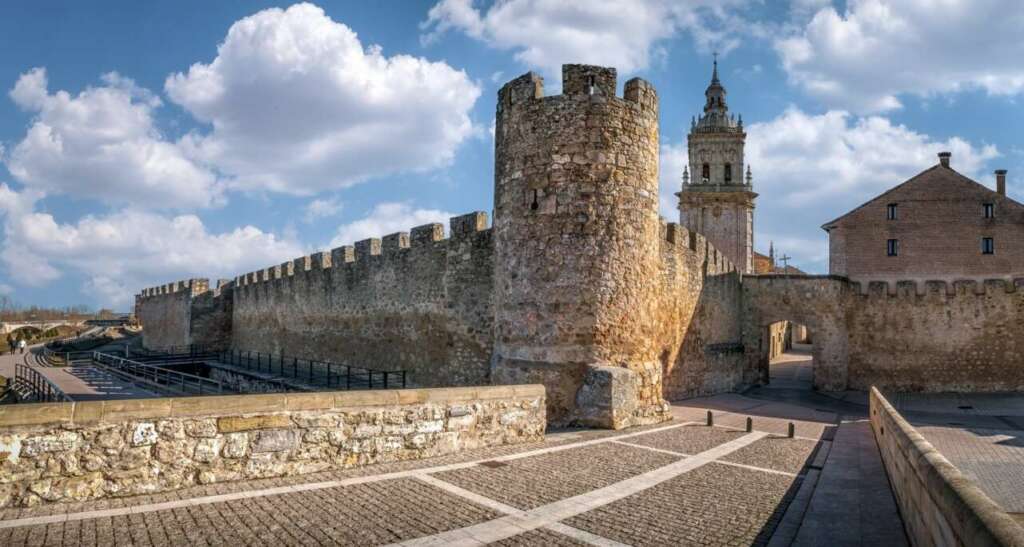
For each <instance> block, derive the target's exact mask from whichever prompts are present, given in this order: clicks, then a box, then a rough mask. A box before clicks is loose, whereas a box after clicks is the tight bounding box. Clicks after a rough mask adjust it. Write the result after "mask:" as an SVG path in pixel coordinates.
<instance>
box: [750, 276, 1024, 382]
mask: <svg viewBox="0 0 1024 547" xmlns="http://www.w3.org/2000/svg"><path fill="white" fill-rule="evenodd" d="M743 305H744V312H743V316H744V326H743V333H744V347H745V348H746V352H747V355H748V358H749V362H750V365H751V366H752V367H755V368H757V369H758V370H760V371H761V375H762V378H766V377H767V373H768V368H767V367H768V361H767V356H766V354H765V352H766V351H767V345H766V344H765V343H764V342H763V339H764V337H765V336H766V333H767V329H768V326H769V325H771V324H772V323H773V322H775V321H779V320H791V321H795V322H797V323H800V324H803V325H807V327H808V328H809V330H810V332H811V335H812V336H813V338H814V350H813V351H814V387H815V388H817V389H820V390H823V391H837V390H844V389H858V390H867V389H869V388H870V387H871V386H878V387H879V388H880V389H888V390H895V391H962V392H972V391H986V392H1000V391H1024V279H1017V280H1015V281H1012V282H1011V281H1005V280H1002V279H992V280H988V281H984V282H981V283H978V282H975V281H956V282H953V283H946V282H945V281H927V282H915V281H900V282H898V283H894V284H889V283H885V282H871V283H869V284H868V285H867V286H864V285H861V284H859V283H854V282H851V281H849V280H847V279H846V278H843V277H838V276H785V275H780V276H756V277H746V278H744V279H743Z"/></svg>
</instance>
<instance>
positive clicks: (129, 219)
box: [0, 184, 303, 308]
mask: <svg viewBox="0 0 1024 547" xmlns="http://www.w3.org/2000/svg"><path fill="white" fill-rule="evenodd" d="M34 205H35V203H34V199H33V197H32V196H30V195H27V194H26V193H25V192H16V191H14V190H12V189H11V188H10V187H8V186H7V185H5V184H0V213H3V220H4V222H3V226H4V240H3V243H2V246H0V262H2V263H3V266H4V269H6V271H7V274H8V275H9V276H10V279H11V280H12V281H14V282H15V283H18V284H21V285H26V286H45V285H46V284H48V283H51V282H53V281H55V280H57V279H58V278H60V277H61V276H62V275H63V274H64V273H65V272H67V271H73V272H76V273H80V274H82V275H83V276H84V277H85V279H86V286H85V287H84V288H83V289H84V290H83V292H86V293H88V294H95V295H97V296H98V300H100V302H101V304H103V305H108V306H116V307H120V308H123V307H124V306H126V305H128V304H130V303H131V299H132V296H133V295H134V294H136V293H138V292H139V290H140V289H142V288H144V287H148V286H152V285H158V284H161V283H167V282H169V281H174V280H178V279H185V278H189V277H211V278H214V279H215V278H218V277H229V278H230V277H234V276H236V275H239V274H240V273H243V272H247V271H250V270H253V269H255V268H259V267H265V266H267V265H268V264H274V263H278V262H281V261H283V260H287V259H289V258H292V257H295V256H299V255H301V254H302V253H303V248H302V246H301V245H299V244H298V243H297V242H296V241H294V240H291V239H287V238H284V239H282V238H281V237H278V236H276V235H275V234H273V233H268V232H264V231H262V230H260V229H258V228H256V227H253V226H248V225H247V226H241V227H238V228H235V229H233V230H230V231H225V232H221V233H211V232H210V231H209V230H208V229H207V228H206V226H205V225H204V224H203V222H202V220H200V219H199V217H197V216H195V215H189V214H186V215H178V216H165V215H161V214H156V213H153V212H149V211H142V210H134V209H126V210H121V211H118V212H114V213H111V214H109V215H103V216H93V215H88V216H85V217H82V218H81V219H78V220H77V221H76V222H74V223H62V222H58V221H57V220H56V219H55V218H54V217H53V216H52V215H50V214H48V213H42V212H38V211H37V210H36V208H35V206H34Z"/></svg>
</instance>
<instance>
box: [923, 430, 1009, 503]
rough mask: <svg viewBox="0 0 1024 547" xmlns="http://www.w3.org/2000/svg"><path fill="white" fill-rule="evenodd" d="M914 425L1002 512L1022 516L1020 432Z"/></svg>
mask: <svg viewBox="0 0 1024 547" xmlns="http://www.w3.org/2000/svg"><path fill="white" fill-rule="evenodd" d="M911 423H913V420H911ZM915 425H916V426H917V430H918V431H919V432H920V433H921V434H922V435H924V437H925V438H926V439H928V441H929V442H931V443H932V445H934V446H935V448H936V449H938V451H939V452H941V453H942V455H943V456H945V457H946V458H947V459H948V460H949V461H950V462H951V463H952V464H953V465H955V466H956V467H957V468H958V469H960V471H961V472H962V473H963V474H964V475H965V476H966V477H967V478H969V479H971V480H973V481H974V482H976V483H977V484H978V486H980V487H981V489H982V490H983V491H984V492H985V493H986V494H988V496H989V497H990V498H992V499H993V500H994V501H995V502H996V503H998V504H999V505H1000V506H1002V507H1003V509H1005V510H1006V511H1008V512H1010V513H1024V429H1010V428H1005V429H989V428H984V427H970V426H947V427H942V426H936V425H919V424H915Z"/></svg>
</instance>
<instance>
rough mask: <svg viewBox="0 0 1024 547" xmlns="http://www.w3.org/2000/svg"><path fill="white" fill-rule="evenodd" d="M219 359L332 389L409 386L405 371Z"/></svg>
mask: <svg viewBox="0 0 1024 547" xmlns="http://www.w3.org/2000/svg"><path fill="white" fill-rule="evenodd" d="M217 358H218V360H219V361H220V362H222V363H226V364H229V365H233V366H236V367H241V368H246V369H248V370H255V371H257V372H266V373H267V374H272V375H273V374H277V375H278V376H282V377H285V378H295V379H296V380H300V381H305V382H306V383H308V384H313V385H321V386H326V387H328V388H344V389H389V388H391V389H396V388H404V387H405V386H406V371H404V370H373V369H368V368H364V367H354V366H350V365H341V364H338V363H330V362H327V361H316V360H313V359H299V358H298V357H287V356H283V355H270V354H266V353H260V352H258V351H255V352H254V351H241V350H226V351H222V352H220V353H219V354H218V356H217Z"/></svg>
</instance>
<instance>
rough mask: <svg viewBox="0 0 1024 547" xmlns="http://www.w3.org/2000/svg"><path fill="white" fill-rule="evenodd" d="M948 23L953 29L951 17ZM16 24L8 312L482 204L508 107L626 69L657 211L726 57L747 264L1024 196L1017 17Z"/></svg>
mask: <svg viewBox="0 0 1024 547" xmlns="http://www.w3.org/2000/svg"><path fill="white" fill-rule="evenodd" d="M937 4H942V8H941V9H940V8H938V7H936V5H937ZM2 9H3V10H4V16H3V17H0V48H2V49H0V50H2V51H3V52H4V55H0V88H2V89H3V90H4V91H5V93H4V94H3V95H0V146H2V148H0V150H2V152H0V154H2V155H0V163H2V167H0V230H2V241H0V293H5V294H9V295H10V296H11V297H13V298H14V299H15V300H16V301H17V302H19V303H21V304H41V305H69V304H79V303H83V304H88V305H92V306H96V307H99V306H113V307H115V308H118V309H128V307H129V306H130V303H131V301H132V300H131V299H132V295H133V294H134V293H136V292H138V290H139V289H141V288H143V287H146V286H150V285H154V284H158V283H163V282H167V281H173V280H177V279H184V278H188V277H210V278H217V277H233V276H235V275H238V274H240V273H244V272H247V271H251V270H253V269H256V268H260V267H265V266H268V265H270V264H274V263H279V262H281V261H283V260H287V259H290V258H294V257H296V256H300V255H302V254H305V253H309V252H313V251H316V250H321V249H327V248H330V247H332V246H337V245H340V244H348V243H351V242H352V241H354V240H356V239H362V238H365V237H370V236H381V235H384V234H387V233H391V232H394V231H398V230H402V229H408V228H409V227H412V226H414V225H418V224H423V223H426V222H434V221H442V222H443V221H446V219H447V217H448V216H450V215H454V214H461V213H465V212H469V211H473V210H484V211H489V210H490V209H491V199H492V184H493V182H492V180H493V178H492V177H493V167H492V156H493V140H492V137H491V127H492V123H493V114H494V97H495V94H496V92H497V89H498V88H499V87H500V86H501V85H502V84H503V83H504V82H505V81H507V80H509V79H511V78H514V77H515V76H518V75H519V74H522V73H524V72H526V71H529V70H534V71H536V72H538V73H540V74H541V75H543V76H544V77H545V78H546V82H547V83H546V86H547V89H548V92H549V93H555V92H557V91H558V87H559V84H558V77H557V71H558V67H559V66H560V65H561V64H562V63H570V62H585V63H593V64H602V65H608V66H615V67H617V68H618V70H619V82H620V88H621V84H622V83H623V82H625V81H626V80H627V79H628V78H630V77H632V76H641V77H643V78H645V79H647V80H649V81H651V82H652V83H653V84H654V85H655V86H656V88H657V90H658V93H659V97H660V99H661V134H662V163H661V171H662V175H661V180H662V189H661V193H662V198H663V199H662V213H663V214H664V215H665V216H666V217H667V218H668V219H669V220H673V221H674V220H677V219H676V216H677V213H676V212H675V210H674V204H673V201H672V193H673V192H675V191H677V190H678V188H677V187H678V185H679V179H680V173H681V171H682V166H683V161H684V160H683V158H684V157H685V131H686V130H687V128H688V127H689V125H688V124H689V120H690V117H691V116H692V115H694V114H696V113H698V112H699V109H700V107H701V106H702V104H703V92H704V88H705V87H706V86H707V83H708V79H709V77H710V64H711V52H712V51H719V52H721V53H720V69H721V75H722V80H723V82H724V84H725V85H726V87H727V89H728V92H729V104H730V106H731V109H732V110H733V111H734V112H737V113H741V114H742V115H743V119H744V122H745V123H746V126H747V129H748V139H747V161H748V163H749V164H750V165H751V166H752V168H753V172H754V186H755V190H756V191H758V192H759V193H760V194H761V195H760V197H759V198H758V204H757V210H756V213H755V241H756V247H757V249H758V250H761V251H765V250H766V249H767V246H768V242H769V241H774V242H775V246H776V248H777V249H779V250H780V251H782V252H785V253H786V254H788V255H790V256H793V257H794V263H795V264H796V265H798V266H800V267H802V268H804V269H806V270H809V271H814V272H822V273H824V272H825V271H826V270H827V249H826V238H825V233H824V232H823V231H821V230H820V228H819V226H820V225H821V224H822V223H823V222H825V221H827V220H829V219H831V218H834V217H836V216H838V215H839V214H841V213H843V212H845V211H846V210H849V209H850V208H852V207H855V206H856V205H859V204H860V203H862V202H864V201H865V200H867V199H868V198H870V197H872V196H873V195H875V194H877V193H879V192H881V191H882V190H884V189H886V188H888V187H891V186H893V185H895V184H897V183H899V182H901V181H902V180H904V179H906V178H908V177H909V176H912V175H913V174H915V173H916V172H918V171H920V170H922V169H925V168H927V167H929V166H930V165H932V164H934V163H935V162H936V158H935V154H936V152H938V151H940V150H944V149H949V150H952V152H953V167H954V168H956V169H958V170H960V171H961V172H963V173H965V174H967V175H969V176H972V177H975V178H976V179H977V180H979V181H980V182H982V183H984V184H988V185H990V186H991V185H993V184H994V182H993V176H992V174H991V173H992V170H993V169H996V168H1006V169H1009V171H1010V173H1009V181H1010V182H1009V186H1010V190H1009V192H1010V195H1011V196H1012V197H1015V198H1016V199H1018V200H1021V199H1022V198H1024V184H1022V183H1021V182H1019V181H1020V180H1022V177H1021V175H1024V143H1022V142H1021V137H1020V132H1019V130H1015V129H1016V128H1019V127H1021V125H1022V122H1024V115H1022V112H1021V109H1020V107H1019V102H1020V99H1021V92H1022V90H1024V65H1022V64H1021V63H1020V62H1019V59H1021V58H1024V41H1022V40H1021V39H1020V37H1019V29H1020V28H1024V6H1021V5H1020V4H1019V3H1018V2H1017V1H1016V0H974V1H970V2H968V1H967V0H963V1H955V0H946V1H943V2H935V1H932V0H850V1H848V2H836V3H830V2H829V1H828V0H792V2H789V3H787V2H782V1H780V2H775V1H770V2H769V1H767V0H762V1H758V0H725V1H721V0H694V1H691V2H682V1H671V0H647V1H644V2H640V1H638V2H635V3H622V2H615V1H607V2H606V1H597V0H594V1H590V2H586V3H580V4H578V5H575V6H573V5H567V3H565V2H558V1H554V0H508V1H505V2H498V3H490V2H470V1H468V0H445V1H440V2H438V1H424V2H412V1H402V2H399V1H392V2H330V1H323V2H319V3H317V4H297V5H292V4H287V3H274V2H198V1H179V2H174V3H145V2H113V1H111V2H104V3H102V4H99V5H95V4H88V3H82V2H70V1H69V2H14V3H8V4H5V6H4V7H3V8H2Z"/></svg>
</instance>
